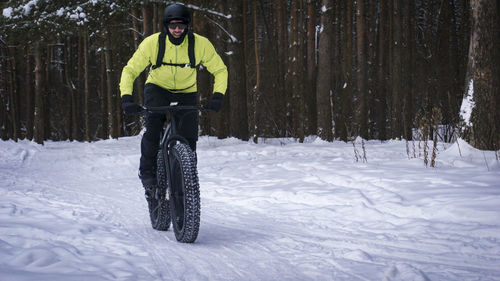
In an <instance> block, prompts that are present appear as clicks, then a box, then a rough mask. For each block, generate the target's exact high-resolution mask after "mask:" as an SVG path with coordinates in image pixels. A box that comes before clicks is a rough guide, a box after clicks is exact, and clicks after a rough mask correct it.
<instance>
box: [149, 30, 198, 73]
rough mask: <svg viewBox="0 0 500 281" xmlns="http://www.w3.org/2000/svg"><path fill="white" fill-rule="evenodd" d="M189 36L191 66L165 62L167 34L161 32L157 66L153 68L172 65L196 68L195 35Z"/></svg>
mask: <svg viewBox="0 0 500 281" xmlns="http://www.w3.org/2000/svg"><path fill="white" fill-rule="evenodd" d="M187 36H188V56H189V64H185V63H184V64H182V63H168V62H163V57H164V56H165V40H166V39H167V33H166V32H161V33H160V35H159V36H158V56H157V57H156V64H155V65H153V66H151V68H153V69H156V68H158V67H160V66H162V65H171V66H178V67H188V66H190V67H191V68H196V60H195V57H194V34H193V33H192V32H188V34H187Z"/></svg>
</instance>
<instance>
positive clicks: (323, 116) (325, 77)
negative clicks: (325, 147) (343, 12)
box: [316, 0, 333, 141]
mask: <svg viewBox="0 0 500 281" xmlns="http://www.w3.org/2000/svg"><path fill="white" fill-rule="evenodd" d="M322 6H323V7H324V8H323V9H322V11H321V13H320V17H321V26H320V33H319V44H318V45H319V46H318V76H317V82H316V83H317V84H316V87H317V88H316V107H317V110H318V136H319V137H320V138H322V139H324V140H327V141H332V140H333V133H332V116H331V95H332V87H331V85H332V81H331V77H332V66H331V57H330V47H331V46H330V26H331V22H332V18H331V16H330V14H331V12H332V1H331V0H322Z"/></svg>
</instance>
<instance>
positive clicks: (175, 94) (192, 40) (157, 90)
mask: <svg viewBox="0 0 500 281" xmlns="http://www.w3.org/2000/svg"><path fill="white" fill-rule="evenodd" d="M190 23H191V14H190V12H189V10H188V9H187V8H186V7H185V6H184V5H181V4H172V5H170V6H168V7H167V8H165V11H164V13H163V26H164V32H163V33H156V34H153V35H151V36H148V37H147V38H145V39H144V40H143V41H142V42H141V44H140V45H139V47H138V48H137V50H136V51H135V53H134V55H133V56H132V58H131V59H130V60H129V61H128V63H127V65H126V66H125V67H124V68H123V71H122V76H121V81H120V91H121V98H122V108H123V111H124V112H125V114H138V113H140V112H142V110H143V108H142V107H141V106H140V105H138V104H135V103H134V102H133V99H132V90H133V83H134V80H135V79H136V78H137V76H139V74H140V73H141V72H142V71H143V70H144V69H145V68H146V67H147V66H148V65H152V67H151V69H150V71H149V75H148V78H147V80H146V85H145V87H144V100H145V101H144V103H145V105H146V106H165V105H170V103H171V102H178V104H179V105H196V104H197V83H196V68H195V66H196V65H198V64H202V65H203V66H204V67H205V68H206V69H207V70H208V71H209V72H210V73H211V74H212V75H213V76H214V84H213V93H214V94H213V96H212V98H211V100H210V101H209V102H208V103H207V104H206V105H205V108H206V109H211V110H214V111H219V110H220V109H221V106H222V101H223V98H224V94H225V92H226V89H227V77H228V73H227V68H226V65H225V64H224V62H223V61H222V59H221V58H220V56H219V55H218V54H217V52H216V51H215V48H214V46H213V45H212V44H211V43H210V41H209V40H208V39H207V38H205V37H203V36H201V35H198V34H195V33H192V34H190V31H189V27H190ZM165 33H166V35H165ZM162 36H163V37H162ZM160 40H163V41H164V43H165V44H164V45H163V47H164V53H162V52H161V51H160V50H159V49H160V48H162V46H161V45H162V44H160ZM190 44H191V48H192V46H194V52H193V49H191V50H189V45H190ZM159 53H160V54H163V58H161V56H159ZM193 56H194V58H193ZM193 64H194V65H193ZM181 114H182V113H181ZM145 121H146V131H145V133H144V135H143V137H142V141H141V159H140V166H139V178H140V179H141V181H142V185H143V186H144V187H145V189H146V195H148V191H149V190H151V189H153V188H154V187H155V186H156V184H157V181H156V173H155V170H156V155H157V151H158V145H159V141H160V135H161V131H162V128H163V125H164V123H165V121H166V118H165V116H164V115H163V114H150V113H146V118H145ZM179 133H180V134H181V135H182V136H183V137H184V138H186V139H187V140H188V142H189V146H190V147H191V149H192V150H193V151H196V141H197V140H198V114H186V117H185V118H184V119H183V122H182V127H181V128H180V132H179Z"/></svg>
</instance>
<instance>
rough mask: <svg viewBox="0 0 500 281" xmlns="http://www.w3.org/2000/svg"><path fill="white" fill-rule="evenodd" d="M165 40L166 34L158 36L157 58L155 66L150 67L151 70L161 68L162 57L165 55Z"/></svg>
mask: <svg viewBox="0 0 500 281" xmlns="http://www.w3.org/2000/svg"><path fill="white" fill-rule="evenodd" d="M166 38H167V33H166V32H164V31H163V32H162V33H160V36H158V56H157V57H156V64H155V65H153V66H152V68H153V69H155V68H158V67H160V66H162V62H163V56H164V55H165V39H166Z"/></svg>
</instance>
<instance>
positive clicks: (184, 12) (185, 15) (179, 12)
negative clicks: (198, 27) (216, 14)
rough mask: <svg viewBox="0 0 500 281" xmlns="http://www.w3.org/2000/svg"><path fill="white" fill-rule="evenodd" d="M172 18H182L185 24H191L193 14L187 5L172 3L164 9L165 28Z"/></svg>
mask: <svg viewBox="0 0 500 281" xmlns="http://www.w3.org/2000/svg"><path fill="white" fill-rule="evenodd" d="M171 20H182V21H183V22H184V23H185V24H189V23H190V22H191V14H190V13H189V10H188V9H187V8H186V6H184V5H182V4H172V5H170V6H168V7H166V8H165V10H164V11H163V25H164V26H165V28H166V27H167V25H168V23H169V22H170V21H171Z"/></svg>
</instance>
